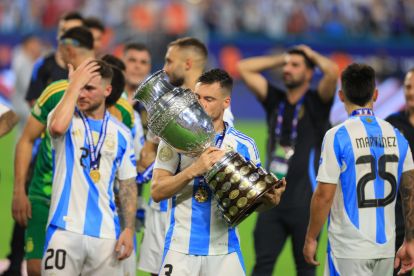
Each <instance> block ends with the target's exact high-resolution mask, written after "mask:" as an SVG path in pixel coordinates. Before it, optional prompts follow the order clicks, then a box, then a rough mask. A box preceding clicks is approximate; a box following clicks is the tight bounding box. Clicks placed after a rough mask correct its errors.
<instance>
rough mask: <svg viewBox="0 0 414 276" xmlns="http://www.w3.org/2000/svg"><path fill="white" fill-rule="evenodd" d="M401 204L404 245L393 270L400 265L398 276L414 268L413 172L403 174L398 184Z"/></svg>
mask: <svg viewBox="0 0 414 276" xmlns="http://www.w3.org/2000/svg"><path fill="white" fill-rule="evenodd" d="M400 185H401V186H400V194H401V202H402V207H403V213H404V219H405V237H404V243H403V244H402V246H401V247H400V248H399V249H398V251H397V254H396V256H395V263H394V268H396V269H397V268H398V267H400V265H401V269H400V271H399V272H398V275H399V274H404V273H407V272H408V271H410V270H412V269H413V268H414V239H413V237H414V170H410V171H407V172H404V173H403V174H402V177H401V184H400Z"/></svg>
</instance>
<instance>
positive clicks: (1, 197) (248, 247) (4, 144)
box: [0, 121, 326, 276]
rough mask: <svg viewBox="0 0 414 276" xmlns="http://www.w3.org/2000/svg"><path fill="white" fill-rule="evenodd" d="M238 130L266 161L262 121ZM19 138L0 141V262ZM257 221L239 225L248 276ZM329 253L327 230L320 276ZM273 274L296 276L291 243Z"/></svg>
mask: <svg viewBox="0 0 414 276" xmlns="http://www.w3.org/2000/svg"><path fill="white" fill-rule="evenodd" d="M236 127H237V128H238V129H239V130H240V131H242V132H244V133H245V134H247V135H248V136H250V137H252V138H254V139H255V141H256V143H257V145H258V148H259V152H260V154H261V159H262V162H263V161H264V159H265V155H264V153H265V140H266V135H267V134H266V133H267V131H266V125H265V123H264V122H261V121H243V122H238V123H237V124H236ZM15 136H16V134H15V133H14V132H13V133H11V134H9V135H7V136H5V137H3V138H1V139H0V155H1V157H0V204H1V208H0V221H1V230H0V259H2V258H5V257H6V256H7V254H8V252H9V242H10V236H11V232H12V226H13V219H12V217H11V198H12V186H13V159H14V157H13V155H14V145H15ZM28 154H30V153H28ZM288 185H289V183H288ZM148 190H149V189H148V187H146V189H145V192H146V194H147V195H148ZM255 222H256V215H255V214H253V215H252V216H250V217H249V218H248V219H246V220H245V221H244V222H243V223H242V224H241V225H240V226H239V232H240V236H241V237H240V239H241V246H242V252H243V256H244V260H245V265H246V269H247V274H248V275H249V274H250V272H251V270H252V267H253V264H254V258H255V256H254V248H253V229H254V225H255ZM140 239H141V235H139V237H138V240H140ZM325 251H326V231H324V233H323V234H322V237H321V240H320V245H319V250H318V260H320V262H321V266H320V267H318V270H317V272H318V273H317V275H322V274H323V273H322V272H323V266H324V261H325ZM137 275H139V276H147V275H148V274H146V273H144V272H142V271H138V272H137ZM273 275H284V276H290V275H292V276H293V275H296V272H295V265H294V261H293V255H292V251H291V243H290V241H288V242H287V243H286V244H285V247H284V249H283V252H282V254H281V255H280V257H279V259H278V261H277V265H276V266H275V269H274V271H273Z"/></svg>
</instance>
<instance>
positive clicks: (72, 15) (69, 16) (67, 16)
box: [60, 11, 84, 22]
mask: <svg viewBox="0 0 414 276" xmlns="http://www.w3.org/2000/svg"><path fill="white" fill-rule="evenodd" d="M60 20H64V21H68V20H80V21H82V22H84V20H83V17H82V15H81V14H80V13H79V12H77V11H70V12H66V13H64V14H63V15H62V16H61V17H60Z"/></svg>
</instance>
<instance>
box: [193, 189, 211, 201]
mask: <svg viewBox="0 0 414 276" xmlns="http://www.w3.org/2000/svg"><path fill="white" fill-rule="evenodd" d="M194 198H195V200H196V201H197V202H200V203H203V202H206V201H207V199H208V191H207V189H206V188H203V187H199V188H198V189H197V191H196V193H195V195H194Z"/></svg>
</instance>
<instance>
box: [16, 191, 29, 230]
mask: <svg viewBox="0 0 414 276" xmlns="http://www.w3.org/2000/svg"><path fill="white" fill-rule="evenodd" d="M12 215H13V219H14V220H15V221H16V222H17V223H18V224H19V225H21V226H24V227H26V226H27V220H28V219H30V218H32V205H31V204H30V201H29V198H28V197H27V195H26V193H25V192H21V193H13V201H12Z"/></svg>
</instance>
